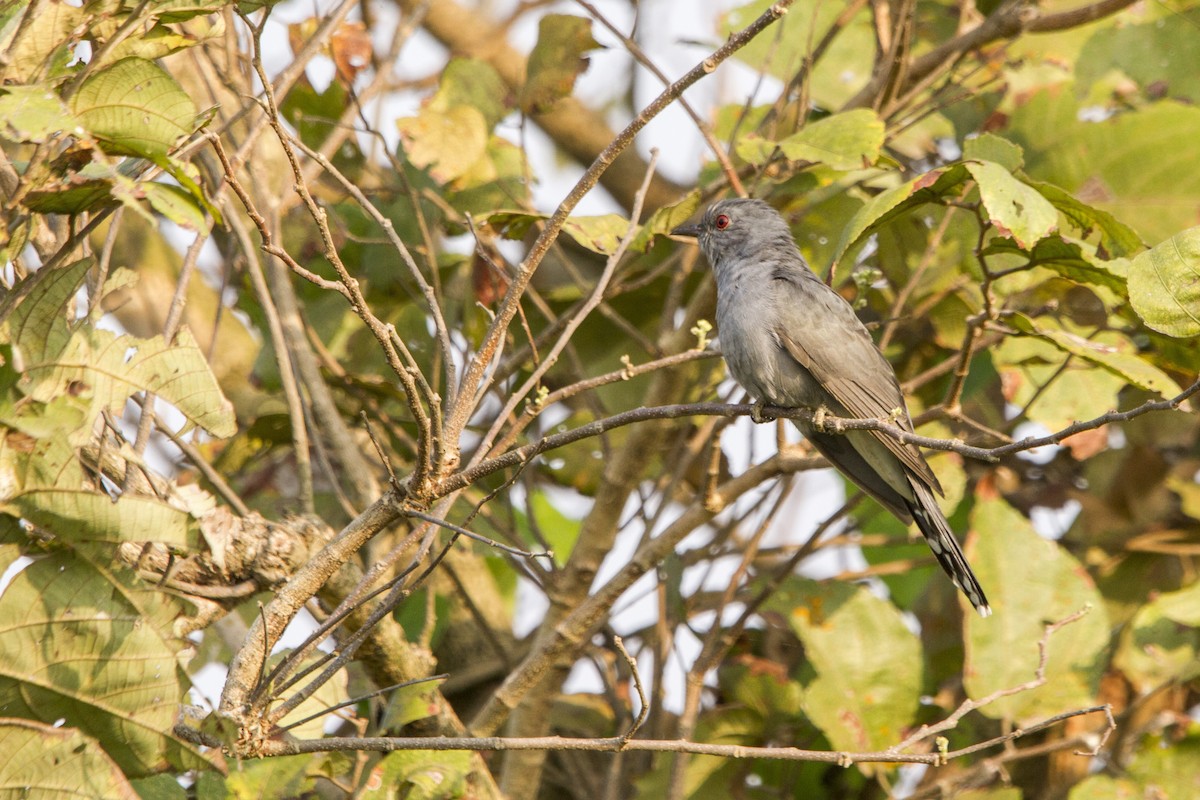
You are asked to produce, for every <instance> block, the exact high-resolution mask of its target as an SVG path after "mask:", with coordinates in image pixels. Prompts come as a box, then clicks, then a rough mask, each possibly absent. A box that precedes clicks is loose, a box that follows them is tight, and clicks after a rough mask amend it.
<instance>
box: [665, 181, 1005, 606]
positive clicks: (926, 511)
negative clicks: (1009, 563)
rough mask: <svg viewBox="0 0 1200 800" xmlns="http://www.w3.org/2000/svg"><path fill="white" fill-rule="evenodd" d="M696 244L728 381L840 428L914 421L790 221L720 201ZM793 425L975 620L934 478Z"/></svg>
mask: <svg viewBox="0 0 1200 800" xmlns="http://www.w3.org/2000/svg"><path fill="white" fill-rule="evenodd" d="M672 234H675V235H680V236H694V237H696V239H697V240H698V241H699V244H700V249H701V250H702V251H703V252H704V255H705V256H706V257H707V258H708V260H709V263H711V264H712V268H713V271H714V273H715V274H716V278H717V333H718V335H719V336H720V342H721V351H722V352H723V353H724V355H725V362H726V363H727V364H728V365H729V369H730V371H731V372H732V373H733V377H734V378H736V379H737V381H738V383H740V384H741V385H742V387H743V388H745V389H746V391H748V392H749V393H750V394H751V395H752V396H753V397H754V399H755V401H756V405H757V408H756V413H755V417H756V421H762V418H761V416H760V415H759V413H757V409H760V408H761V407H762V406H763V405H764V404H770V405H775V406H782V407H785V408H809V409H814V410H824V411H826V412H828V413H829V414H832V415H834V416H838V417H854V418H859V419H883V418H890V419H893V420H895V421H896V424H898V425H899V426H900V427H902V428H904V429H905V430H909V431H911V430H912V420H911V419H910V418H909V416H908V411H907V409H906V408H905V405H904V396H903V394H901V392H900V385H899V383H897V382H896V374H895V372H893V371H892V367H891V365H890V364H889V363H888V362H887V360H886V359H884V357H883V355H882V354H881V353H880V352H879V349H878V348H877V347H876V346H875V343H874V341H872V339H871V335H870V333H868V332H867V329H866V327H864V326H863V324H862V322H861V321H859V319H858V316H857V315H856V314H855V313H854V309H853V308H851V306H850V304H849V303H847V302H846V301H845V300H844V299H842V297H841V295H839V294H838V293H837V292H835V291H833V290H832V289H830V288H829V287H828V286H826V285H825V284H824V283H823V282H822V281H821V280H820V279H819V278H818V277H817V276H816V275H815V274H814V273H813V271H812V270H810V269H809V267H808V264H807V263H805V261H804V257H803V256H802V255H800V251H799V250H797V249H796V242H795V240H794V239H793V238H792V232H791V230H790V229H789V228H788V225H787V222H786V221H784V219H783V217H781V216H780V215H779V213H778V212H777V211H775V209H773V208H771V207H770V206H769V205H767V204H766V203H764V202H763V201H761V200H722V201H721V202H719V203H716V204H714V205H712V206H710V207H709V209H708V210H707V211H706V212H705V213H704V217H703V219H701V221H700V222H699V223H698V224H693V225H683V226H680V227H678V228H676V229H675V230H673V231H672ZM795 423H796V426H797V427H798V428H800V431H801V432H802V433H803V434H804V436H805V437H806V438H807V439H808V440H809V441H810V442H812V443H813V446H815V447H816V448H817V450H818V451H819V452H820V453H821V455H823V456H825V458H826V459H827V460H828V461H829V463H831V464H832V465H833V466H835V467H837V469H838V470H839V471H840V472H841V473H842V474H843V475H845V476H846V477H847V478H849V479H850V480H852V481H853V482H854V483H855V484H856V485H857V486H858V487H859V488H860V489H862V490H863V491H864V492H866V493H867V494H869V495H871V497H874V498H875V499H876V500H878V501H879V502H880V503H881V504H882V505H883V507H884V508H886V509H887V510H888V511H890V512H891V513H893V514H895V515H896V517H898V518H899V519H901V520H902V521H903V522H904V523H905V524H911V523H913V522H914V521H915V522H916V523H917V527H918V528H920V530H921V533H922V534H924V536H925V541H926V542H928V543H929V548H930V549H931V550H933V554H934V555H935V556H937V560H938V563H939V564H941V565H942V569H944V570H945V571H946V574H947V575H949V576H950V579H951V580H952V581H954V583H955V585H956V586H958V587H959V588H960V589H962V591H963V593H964V594H965V595H966V596H967V599H968V600H970V601H971V605H973V606H974V607H975V608H976V610H978V611H979V613H980V614H982V615H983V616H985V617H986V616H987V615H988V614H990V613H991V608H990V607H989V606H988V602H987V598H986V597H985V596H984V594H983V589H982V588H981V587H980V586H979V581H978V580H977V579H976V578H975V574H974V573H973V572H972V571H971V565H970V564H968V563H967V559H966V557H965V556H964V555H963V551H962V548H960V547H959V546H958V541H957V540H956V539H955V538H954V533H953V532H952V531H951V530H950V524H949V523H948V522H947V521H946V516H945V514H943V513H942V510H941V508H939V507H938V504H937V500H936V499H935V498H934V495H933V493H934V492H937V493H938V494H942V487H941V486H940V485H939V484H938V480H937V477H935V476H934V474H933V470H931V469H930V468H929V464H928V463H926V461H925V458H924V457H923V456H922V455H921V451H920V450H918V449H917V448H916V446H914V445H911V444H905V443H903V442H900V441H898V440H897V439H895V438H894V437H892V436H888V435H887V434H886V433H882V432H879V431H849V432H846V433H844V434H832V433H825V432H824V431H822V430H819V429H818V428H817V427H816V426H815V425H813V424H812V423H808V422H803V421H800V420H795Z"/></svg>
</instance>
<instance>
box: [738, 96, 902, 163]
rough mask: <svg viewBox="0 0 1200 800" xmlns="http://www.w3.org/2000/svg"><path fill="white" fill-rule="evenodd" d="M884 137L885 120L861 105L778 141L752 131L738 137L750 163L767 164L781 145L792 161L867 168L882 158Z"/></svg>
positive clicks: (816, 122)
mask: <svg viewBox="0 0 1200 800" xmlns="http://www.w3.org/2000/svg"><path fill="white" fill-rule="evenodd" d="M883 141H884V125H883V120H881V119H879V116H878V115H877V114H876V113H875V112H874V111H872V110H871V109H866V108H860V109H855V110H853V111H846V112H844V113H841V114H834V115H833V116H831V117H826V118H825V119H819V120H816V121H815V122H810V123H808V124H807V125H805V126H804V129H803V130H801V131H800V132H799V133H795V134H792V135H791V136H788V137H787V138H786V139H783V140H781V141H779V142H770V141H767V140H765V139H762V138H760V137H759V136H757V135H756V134H749V135H747V136H744V137H742V138H741V139H740V140H739V141H738V145H737V154H738V155H739V156H740V157H741V158H743V159H745V160H746V161H748V162H750V163H751V164H764V163H766V161H767V160H768V159H769V158H770V157H771V155H772V153H774V151H775V149H776V148H778V149H779V150H781V151H782V152H783V154H784V155H785V156H787V157H788V158H789V159H790V160H792V161H811V162H814V163H822V164H828V165H829V166H830V167H833V168H834V169H842V170H851V169H864V168H865V167H869V166H870V165H871V164H874V163H875V161H876V159H878V158H879V151H880V149H881V148H882V147H883Z"/></svg>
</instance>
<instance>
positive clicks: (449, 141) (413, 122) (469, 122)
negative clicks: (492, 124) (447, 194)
mask: <svg viewBox="0 0 1200 800" xmlns="http://www.w3.org/2000/svg"><path fill="white" fill-rule="evenodd" d="M396 126H397V127H398V128H399V129H400V136H401V138H402V139H403V140H404V151H405V154H406V155H407V156H408V159H409V161H411V162H412V163H413V164H415V165H417V166H418V167H422V168H427V169H428V170H429V174H430V175H431V176H432V177H433V179H434V180H436V181H438V182H439V183H449V182H450V181H453V180H454V179H455V178H458V177H459V176H461V175H464V174H466V172H467V171H468V170H469V169H470V168H471V165H472V164H474V163H475V162H476V161H478V160H479V159H480V158H481V157H482V156H483V154H484V152H485V150H486V149H487V141H488V129H487V125H486V124H485V122H484V118H483V114H481V113H480V112H479V110H478V109H476V108H473V107H471V106H454V107H452V108H448V109H446V110H444V111H439V110H436V109H434V108H433V107H431V106H426V107H425V108H423V109H422V110H421V113H420V114H418V115H417V116H415V117H406V118H404V119H401V120H397V122H396Z"/></svg>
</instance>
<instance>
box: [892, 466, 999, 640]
mask: <svg viewBox="0 0 1200 800" xmlns="http://www.w3.org/2000/svg"><path fill="white" fill-rule="evenodd" d="M911 483H912V487H913V492H914V493H915V494H916V497H917V501H916V502H915V503H908V508H909V511H911V512H912V515H913V521H914V522H916V523H917V527H918V528H920V529H921V533H922V534H924V536H925V541H926V542H927V543H928V544H929V549H930V550H932V551H933V554H934V556H936V557H937V560H938V563H939V564H941V565H942V569H944V570H945V571H946V574H947V575H949V576H950V580H952V581H954V585H955V586H957V587H958V588H959V589H962V592H963V594H965V595H966V596H967V599H968V600H970V601H971V605H973V606H975V610H976V611H978V612H979V614H980V615H981V616H984V617H986V616H988V615H989V614H991V613H992V607H991V606H989V605H988V601H987V597H986V596H985V595H984V593H983V587H981V586H980V585H979V579H978V578H976V577H975V573H974V572H972V571H971V565H970V564H968V563H967V557H966V556H965V555H963V551H962V548H961V547H959V546H958V540H957V539H955V538H954V532H953V531H951V530H950V523H949V522H947V521H946V515H945V514H943V513H942V510H941V508H939V507H938V504H937V500H936V499H934V496H933V493H932V492H931V491H930V490H929V487H927V486H925V484H923V483H921V482H920V481H912V482H911Z"/></svg>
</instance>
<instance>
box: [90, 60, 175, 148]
mask: <svg viewBox="0 0 1200 800" xmlns="http://www.w3.org/2000/svg"><path fill="white" fill-rule="evenodd" d="M71 108H72V110H73V111H74V112H75V115H76V116H77V117H79V120H80V123H81V124H82V125H83V126H84V127H85V128H86V129H87V130H88V131H90V132H91V133H92V135H93V136H95V137H96V138H97V139H100V140H101V142H103V145H104V149H105V150H107V151H108V152H110V153H115V154H119V155H132V156H142V157H145V158H151V159H162V158H165V156H166V155H167V151H169V150H170V149H171V147H172V146H173V145H174V144H175V142H176V141H178V140H179V139H180V138H181V137H183V136H186V135H188V134H190V133H191V132H192V131H193V129H194V128H193V123H194V122H195V119H196V106H195V104H194V103H192V99H191V98H190V97H188V94H187V92H185V91H184V90H183V88H182V87H181V86H180V85H179V84H178V83H177V82H176V81H175V79H174V78H172V77H171V76H170V75H169V74H168V73H167V72H165V71H164V70H163V69H162V67H159V66H158V65H157V64H155V63H154V62H153V61H147V60H145V59H142V58H134V57H130V58H123V59H121V60H120V61H117V62H116V63H114V64H112V65H111V66H108V67H105V68H103V69H101V70H99V71H98V72H96V73H95V74H94V75H92V76H91V77H90V78H88V79H87V80H86V81H84V82H83V85H82V86H80V87H79V91H77V92H76V93H75V95H74V96H73V97H72V98H71Z"/></svg>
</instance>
